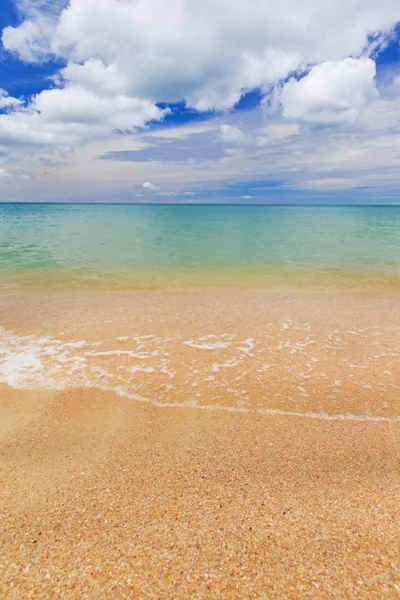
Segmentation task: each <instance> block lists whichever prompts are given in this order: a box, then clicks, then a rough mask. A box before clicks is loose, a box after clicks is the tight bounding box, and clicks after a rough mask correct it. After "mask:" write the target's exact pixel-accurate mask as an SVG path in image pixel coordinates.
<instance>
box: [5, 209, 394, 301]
mask: <svg viewBox="0 0 400 600" xmlns="http://www.w3.org/2000/svg"><path fill="white" fill-rule="evenodd" d="M0 277H1V282H2V284H3V285H12V286H28V287H29V286H39V287H41V286H46V287H49V288H51V287H57V286H61V287H63V288H67V289H68V288H70V289H77V288H88V287H89V288H94V289H97V288H99V289H153V288H154V289H168V288H171V289H180V288H182V289H185V288H196V287H204V286H205V287H225V286H227V287H232V286H233V287H242V286H243V287H264V286H269V285H280V284H285V285H286V284H288V285H295V286H303V285H325V286H326V285H328V286H330V285H346V286H348V285H353V284H355V283H357V284H358V285H361V286H367V287H368V286H371V285H384V286H389V287H395V288H399V289H400V207H371V206H370V207H360V206H354V207H353V206H348V207H343V206H341V207H327V206H313V207H311V206H255V205H246V206H244V205H240V206H238V205H234V206H232V205H115V204H113V205H111V204H107V205H106V204H65V205H64V204H0Z"/></svg>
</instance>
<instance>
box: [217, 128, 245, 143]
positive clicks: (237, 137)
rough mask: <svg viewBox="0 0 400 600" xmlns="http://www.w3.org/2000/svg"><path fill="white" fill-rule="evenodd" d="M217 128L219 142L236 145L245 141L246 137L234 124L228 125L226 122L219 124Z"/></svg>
mask: <svg viewBox="0 0 400 600" xmlns="http://www.w3.org/2000/svg"><path fill="white" fill-rule="evenodd" d="M219 129H220V136H219V139H220V140H221V142H225V143H227V144H238V145H242V144H245V143H246V142H247V137H246V136H245V134H244V133H243V131H242V130H241V129H240V128H239V127H235V126H234V125H228V124H227V123H224V124H223V125H221V126H220V128H219Z"/></svg>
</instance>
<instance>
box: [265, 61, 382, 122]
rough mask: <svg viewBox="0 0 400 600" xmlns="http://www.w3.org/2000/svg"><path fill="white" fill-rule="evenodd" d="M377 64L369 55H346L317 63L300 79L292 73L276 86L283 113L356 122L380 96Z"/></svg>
mask: <svg viewBox="0 0 400 600" xmlns="http://www.w3.org/2000/svg"><path fill="white" fill-rule="evenodd" d="M375 75H376V67H375V62H374V61H373V60H371V59H370V58H360V59H356V58H345V59H343V60H341V61H326V62H323V63H321V64H319V65H316V66H315V67H313V68H312V69H311V71H310V72H309V73H308V75H306V76H305V77H303V78H302V79H300V80H299V81H298V80H296V79H295V78H294V77H292V78H291V79H290V80H289V81H288V82H287V83H285V84H284V85H283V87H282V88H281V89H279V90H277V93H276V98H277V100H278V101H279V103H280V104H281V106H282V112H283V116H284V117H287V118H288V119H293V120H300V121H305V122H307V123H315V124H328V125H337V124H343V123H354V121H356V120H357V118H358V117H359V115H360V113H361V110H362V109H363V107H364V106H365V105H366V104H367V103H368V102H369V101H371V100H374V99H375V98H376V97H377V96H378V91H377V89H376V85H375Z"/></svg>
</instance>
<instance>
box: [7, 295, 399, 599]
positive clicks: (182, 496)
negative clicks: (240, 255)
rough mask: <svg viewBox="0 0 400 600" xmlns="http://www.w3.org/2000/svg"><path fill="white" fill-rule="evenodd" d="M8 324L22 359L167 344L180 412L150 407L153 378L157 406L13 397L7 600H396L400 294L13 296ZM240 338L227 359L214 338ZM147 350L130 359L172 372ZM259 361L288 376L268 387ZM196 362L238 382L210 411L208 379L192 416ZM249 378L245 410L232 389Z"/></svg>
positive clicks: (97, 398)
mask: <svg viewBox="0 0 400 600" xmlns="http://www.w3.org/2000/svg"><path fill="white" fill-rule="evenodd" d="M0 309H1V314H2V322H1V325H2V326H3V327H4V328H5V329H6V330H7V331H14V332H15V333H16V334H18V336H19V337H18V339H17V342H18V343H19V344H20V343H22V342H21V340H20V338H21V336H28V335H32V336H34V337H35V339H36V338H37V336H39V335H42V336H49V337H51V339H63V340H64V339H65V340H67V343H69V342H71V341H72V340H76V339H78V340H85V342H86V343H87V344H97V343H98V342H99V340H100V339H101V340H102V341H103V344H105V347H106V350H105V352H108V353H110V352H115V351H116V349H119V350H118V351H119V352H120V349H121V348H123V349H124V348H126V343H127V342H126V341H116V339H117V338H118V337H122V336H124V335H128V336H133V335H136V336H144V335H156V333H157V335H158V336H159V337H161V338H162V339H167V338H168V337H169V338H170V340H172V341H170V345H169V346H168V357H166V358H168V361H169V362H168V363H167V370H170V369H172V368H173V369H174V371H175V375H174V379H173V384H174V385H176V388H175V389H174V390H171V393H172V392H173V393H174V394H175V403H176V404H179V403H180V404H181V405H182V406H175V407H170V406H167V404H168V397H166V398H164V399H161V400H160V399H159V400H158V401H157V403H158V405H157V406H156V405H154V404H152V403H151V401H150V398H151V394H152V393H153V395H154V396H155V395H156V394H155V393H156V392H157V394H160V393H164V392H160V390H158V389H157V390H156V387H155V384H156V381H157V377H156V374H154V372H150V373H147V374H146V372H144V373H142V374H141V375H140V377H139V378H137V377H136V378H135V377H134V378H133V379H132V382H131V383H132V386H134V385H139V384H140V385H141V386H142V387H141V394H142V395H145V399H146V402H143V401H142V402H138V401H136V400H134V399H133V398H129V397H122V396H121V395H117V394H116V393H114V392H113V391H111V390H108V391H107V390H100V389H99V388H98V387H97V388H96V387H93V388H92V389H88V388H87V387H86V388H84V387H75V388H72V387H71V388H70V387H68V388H67V389H59V390H55V389H51V388H50V387H48V389H40V386H36V388H35V386H34V385H33V383H32V381H31V380H30V381H31V382H30V384H29V385H31V387H32V389H19V390H17V389H12V388H11V387H10V386H8V385H6V384H2V385H1V386H0V415H1V418H0V455H1V473H0V486H1V487H0V502H1V509H2V510H1V516H0V538H1V548H2V552H1V558H0V597H4V598H7V599H8V598H18V599H19V598H29V597H32V598H57V597H59V598H135V599H136V598H218V597H220V598H238V599H239V598H293V599H295V598H300V597H301V598H303V597H304V598H368V599H370V598H398V597H400V559H399V556H400V522H399V514H398V504H399V498H400V435H399V434H400V422H399V421H398V420H397V418H398V416H399V415H400V395H399V390H398V387H396V386H398V385H399V377H398V373H399V372H398V368H399V365H398V362H399V361H398V351H399V344H400V340H399V329H398V327H399V323H398V315H399V311H398V299H397V298H373V297H368V298H361V297H355V296H346V295H333V294H291V295H289V294H286V293H282V294H262V293H260V294H256V293H249V294H244V293H243V294H241V295H239V296H238V295H237V294H233V293H232V294H222V293H220V294H192V295H184V294H183V295H179V294H178V295H177V294H172V295H168V294H118V295H115V294H114V295H113V294H98V295H96V294H91V295H90V298H89V297H88V296H85V295H84V294H71V295H68V294H60V295H54V294H48V295H46V294H37V295H33V294H29V295H24V294H14V295H10V294H8V295H3V296H1V297H0ZM106 321H109V322H106ZM269 324H272V325H271V327H272V330H271V328H268V327H267V326H268V325H269ZM296 327H298V328H300V329H295V328H296ZM305 327H309V329H307V330H305V329H304V328H305ZM261 331H262V332H263V333H262V335H261V333H260V332H261ZM334 332H337V333H334ZM344 332H353V333H348V334H347V336H344ZM354 332H356V333H354ZM61 333H63V334H64V335H63V336H61V338H60V334H61ZM228 334H229V335H231V336H233V337H232V339H230V340H228V341H229V342H230V343H231V345H230V346H227V347H218V348H215V347H213V348H211V349H210V348H208V349H207V348H205V347H204V345H206V346H210V340H211V346H212V344H213V343H214V342H215V338H207V339H206V340H205V341H204V340H202V339H201V338H204V336H211V335H213V336H222V335H228ZM330 334H333V337H331V338H330V337H329V335H330ZM257 335H258V336H259V337H257ZM272 337H273V338H274V340H275V342H276V343H275V345H271V339H272ZM249 338H250V339H253V340H254V347H251V345H248V346H246V345H243V341H245V340H248V339H249ZM336 338H340V340H339V341H338V340H337V339H336ZM358 338H361V339H360V340H359V339H358ZM221 339H224V338H221V337H218V339H217V341H218V343H219V344H220V342H221ZM188 341H192V342H193V341H194V345H193V344H192V346H190V345H188V344H187V343H186V344H185V342H188ZM288 342H290V343H288ZM306 342H307V343H306ZM308 342H314V343H310V344H308ZM24 344H25V345H24ZM46 344H47V342H46ZM46 344H45V350H46V352H47V351H48V348H49V346H48V345H46ZM121 344H122V345H121ZM135 344H136V342H135ZM199 344H200V346H201V347H200V348H199V347H196V346H199ZM202 344H203V346H202ZM18 347H19V346H18ZM54 347H55V348H56V351H57V352H59V355H61V354H62V352H65V348H64V347H63V350H62V352H61V351H59V346H55V345H54V343H53V346H52V348H53V349H54ZM21 348H25V349H26V348H27V341H26V340H25V341H23V343H22V346H21ZM129 348H130V350H129V352H131V350H132V348H133V350H134V351H135V354H138V348H137V345H134V346H132V345H131V346H129ZM240 348H245V349H246V348H249V349H250V350H251V352H250V350H249V352H247V353H246V351H242V350H240ZM268 348H270V350H267V349H268ZM296 349H297V350H296ZM145 350H146V348H145V349H144V350H143V348H142V349H141V350H140V352H142V353H143V356H142V357H141V358H136V357H133V354H129V358H130V360H135V361H138V360H141V361H143V360H145V361H147V362H146V365H148V366H149V365H151V364H153V363H151V361H152V360H159V358H160V356H159V355H156V356H155V357H149V356H148V355H151V352H154V351H155V350H154V348H153V347H152V346H151V348H150V350H149V349H147V350H149V352H147V354H146V352H145ZM293 350H296V352H294V353H292V354H291V352H292V351H293ZM9 351H10V350H9ZM41 351H42V350H41ZM13 352H14V351H13ZM76 352H78V353H79V352H83V350H81V349H79V348H76ZM85 352H88V350H87V347H86V346H85ZM90 352H91V354H90V356H89V358H87V357H86V359H87V360H89V359H90V361H92V362H90V364H87V369H88V370H89V371H90V373H91V372H92V370H93V364H92V363H93V361H94V358H93V348H92V346H90ZM125 352H126V351H125ZM257 352H258V353H257ZM266 352H269V353H270V354H271V353H272V355H273V356H274V358H275V363H276V365H277V366H276V367H274V369H275V371H274V370H272V371H271V369H266V370H265V371H262V372H261V373H258V371H259V370H260V369H262V365H263V364H264V362H263V361H262V360H261V356H262V355H263V354H264V353H266ZM311 352H312V353H311ZM215 353H217V354H215ZM249 353H250V354H252V356H250V355H249ZM310 353H311V354H310ZM144 354H146V356H144ZM62 355H63V356H64V354H62ZM41 356H42V355H41ZM109 356H111V358H108V357H109ZM121 356H125V355H121V354H116V355H114V354H112V355H109V354H107V361H109V362H107V369H111V368H114V369H115V368H117V367H118V366H123V367H124V368H125V369H126V368H128V366H127V365H126V364H125V363H123V361H122V358H121ZM312 356H314V357H315V356H318V358H319V360H320V362H319V363H316V364H317V366H315V367H312V368H311V367H310V370H311V375H310V376H309V375H307V373H306V372H305V371H304V366H305V365H306V363H307V362H309V361H310V360H311V357H312ZM15 357H16V354H15V353H14V354H12V359H13V360H14V359H15ZM97 358H98V357H97ZM97 358H96V360H97ZM100 358H101V357H100ZM161 358H165V357H161ZM233 359H235V360H236V361H237V360H239V359H240V361H239V362H238V364H235V366H234V367H232V366H229V367H225V368H224V367H219V369H220V370H219V371H215V370H214V371H212V369H213V365H215V364H217V365H220V364H221V363H223V361H225V362H226V361H229V360H233ZM43 360H44V358H43V356H42V361H43ZM102 360H103V359H102ZM263 360H264V359H263ZM110 361H111V362H110ZM119 361H120V362H119ZM148 361H150V362H148ZM193 361H195V369H194V370H198V371H200V375H207V377H208V376H209V372H210V371H211V372H212V373H214V375H215V376H216V377H217V378H219V379H218V381H219V382H222V381H224V380H226V381H227V386H225V388H223V387H221V386H219V393H220V394H221V396H224V395H225V398H224V397H223V398H222V399H219V400H218V406H214V407H212V409H211V408H210V405H212V403H213V402H214V400H215V399H214V397H213V396H212V390H213V389H214V388H210V387H207V385H208V384H207V385H206V384H204V383H202V382H201V381H200V380H199V381H198V382H197V383H198V385H197V386H195V388H194V389H197V388H198V387H200V389H201V397H200V398H198V400H197V404H195V405H194V406H192V407H188V406H184V403H185V401H186V400H187V394H188V390H189V387H192V384H193V379H192V378H189V379H188V378H187V377H186V372H187V371H188V365H192V366H193ZM269 362H270V360H269V358H268V364H269ZM68 364H69V363H68ZM85 364H86V363H85ZM102 364H103V363H102ZM134 364H135V365H136V363H134ZM140 364H142V363H140ZM163 364H164V366H165V363H163ZM310 364H311V363H310ZM351 365H353V367H351ZM95 366H96V368H97V366H98V364H97V363H96V365H95ZM103 366H104V365H103ZM287 366H289V367H290V370H291V375H290V377H287V378H286V380H285V378H284V377H283V376H282V375H283V373H284V372H285V371H286V370H287V369H286V367H287ZM361 367H366V368H361ZM161 368H162V367H161ZM246 370H249V372H250V374H249V376H247V379H246V378H245V383H246V385H245V386H243V385H242V383H243V382H241V385H240V388H241V389H242V388H243V389H245V390H246V392H247V396H246V397H245V398H244V400H243V399H242V400H243V402H244V403H243V402H242V404H239V405H238V400H237V397H236V396H235V394H233V393H232V391H230V390H232V389H233V390H237V389H238V388H237V387H235V386H236V384H235V381H236V377H240V376H241V375H243V372H245V371H246ZM325 371H326V373H325V374H326V377H325V378H324V377H322V376H321V373H322V372H325ZM384 371H387V372H388V373H390V375H384ZM124 373H125V371H124ZM135 373H136V374H137V373H138V371H136V372H135ZM257 373H258V375H259V380H257V377H256V374H257ZM301 373H303V377H302V376H301ZM351 374H353V375H354V377H353V379H354V378H355V379H356V383H352V384H351V386H352V387H349V386H350V383H349V382H348V381H347V380H348V379H350V375H351ZM164 375H165V373H162V372H161V370H160V372H159V374H158V377H159V378H161V380H162V384H163V385H164V380H163V379H162V378H163V376H164ZM195 375H198V374H196V373H195ZM304 375H305V376H306V377H309V379H304ZM57 377H58V381H59V382H60V381H61V380H62V377H65V373H64V372H63V371H57ZM124 377H125V374H124ZM264 377H265V378H264ZM297 377H300V378H301V377H302V379H303V384H302V385H301V386H300V387H302V388H303V389H306V390H307V392H306V393H307V396H302V394H304V393H305V392H303V391H301V390H299V389H298V386H299V385H300V383H298V380H297ZM385 377H386V378H387V379H385ZM205 378H206V377H203V379H205ZM168 379H169V377H168ZM24 381H25V384H26V385H25V387H27V386H28V383H27V382H28V379H25V380H24ZM77 381H78V380H77ZM124 381H125V379H124ZM146 381H147V385H148V389H147V390H146V389H145V385H146ZM299 381H300V379H299ZM335 381H336V382H337V381H340V382H341V385H340V386H339V385H334V387H333V388H330V387H329V388H328V386H330V385H331V382H333V383H334V382H335ZM382 383H383V384H384V385H379V384H382ZM364 385H366V386H368V387H363V386H364ZM269 388H271V389H273V390H274V393H273V394H270V393H267V391H266V390H268V389H269ZM278 388H279V392H278V391H277V390H278ZM336 388H337V392H335V393H332V389H333V390H335V389H336ZM296 390H297V391H296ZM350 392H351V394H350ZM196 393H198V392H197V391H196ZM276 393H280V394H281V396H280V397H275V394H276ZM207 394H208V396H207ZM167 396H168V394H167ZM289 396H292V400H291V401H289V400H288V397H289ZM328 396H333V397H332V398H330V399H329V398H328ZM384 402H386V403H387V405H385V406H384ZM160 404H161V405H160ZM260 404H261V406H260ZM221 405H222V408H221ZM205 406H209V408H208V409H207V408H205ZM243 409H246V411H247V412H246V411H245V410H243ZM274 410H282V412H283V413H284V414H274V413H273V412H272V411H274ZM294 410H295V411H298V412H299V413H301V416H291V415H290V414H288V413H290V412H293V411H294ZM349 415H353V416H356V417H357V418H358V420H354V419H353V418H344V417H348V416H349ZM327 416H328V417H335V418H334V419H330V418H327ZM371 417H373V419H372V420H371ZM382 418H384V419H385V420H380V419H382Z"/></svg>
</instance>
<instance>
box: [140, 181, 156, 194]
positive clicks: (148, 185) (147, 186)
mask: <svg viewBox="0 0 400 600" xmlns="http://www.w3.org/2000/svg"><path fill="white" fill-rule="evenodd" d="M142 188H143V189H145V190H150V191H151V192H155V191H156V190H158V187H157V186H156V185H154V184H153V183H150V181H146V182H145V183H142Z"/></svg>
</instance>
